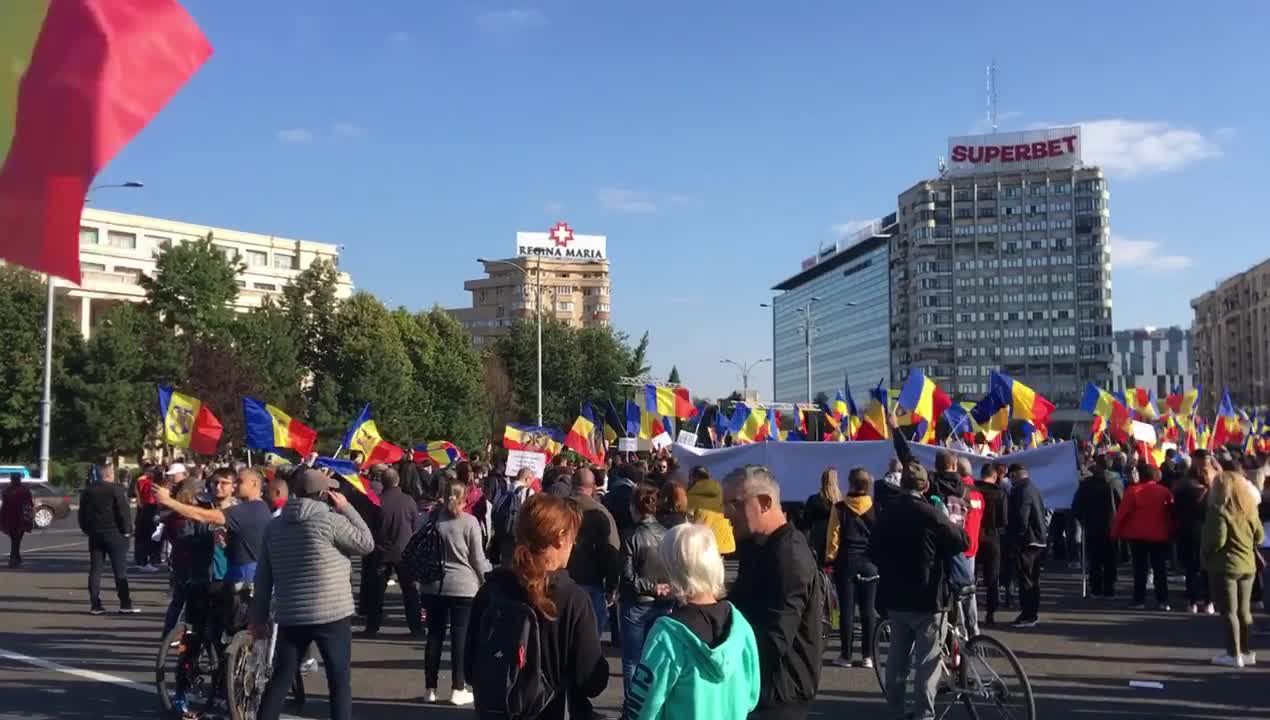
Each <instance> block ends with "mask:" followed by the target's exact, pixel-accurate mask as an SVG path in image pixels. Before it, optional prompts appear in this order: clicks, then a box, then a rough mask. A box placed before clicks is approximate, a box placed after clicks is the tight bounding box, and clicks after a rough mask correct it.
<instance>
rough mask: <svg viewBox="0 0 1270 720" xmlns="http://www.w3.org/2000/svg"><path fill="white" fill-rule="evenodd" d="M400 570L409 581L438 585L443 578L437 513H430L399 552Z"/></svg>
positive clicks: (443, 554) (442, 551)
mask: <svg viewBox="0 0 1270 720" xmlns="http://www.w3.org/2000/svg"><path fill="white" fill-rule="evenodd" d="M401 570H404V571H405V573H406V577H407V579H409V580H412V581H415V582H419V583H423V584H431V583H439V582H441V581H442V580H443V579H444V578H445V544H444V543H442V542H441V530H440V528H438V527H437V511H435V510H434V511H432V514H431V515H430V516H429V517H428V520H427V522H426V523H424V526H423V527H421V528H419V532H417V533H415V534H414V535H413V536H411V538H410V542H408V543H406V549H405V550H403V551H402V552H401Z"/></svg>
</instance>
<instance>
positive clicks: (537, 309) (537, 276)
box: [476, 256, 542, 427]
mask: <svg viewBox="0 0 1270 720" xmlns="http://www.w3.org/2000/svg"><path fill="white" fill-rule="evenodd" d="M535 258H536V260H537V262H536V263H535V267H534V271H535V272H534V292H535V296H536V300H535V302H534V315H535V316H536V318H537V322H538V426H539V427H541V426H542V257H541V256H535ZM476 261H477V262H479V263H484V264H486V265H506V266H508V267H510V268H515V269H516V270H518V271H519V272H520V273H521V274H522V275H524V276H525V279H526V280H528V279H529V270H528V269H527V268H523V267H521V266H519V265H517V264H516V263H514V262H511V261H509V260H487V259H485V258H477V259H476Z"/></svg>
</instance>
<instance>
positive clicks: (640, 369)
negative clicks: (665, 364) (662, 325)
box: [626, 330, 652, 377]
mask: <svg viewBox="0 0 1270 720" xmlns="http://www.w3.org/2000/svg"><path fill="white" fill-rule="evenodd" d="M647 362H648V331H647V330H645V331H644V334H643V336H641V337H640V339H639V342H638V343H637V344H636V345H635V349H634V350H632V351H631V360H630V363H629V364H628V365H627V368H626V374H627V375H630V376H632V377H639V376H640V375H646V374H647V373H648V371H649V370H652V367H650V366H649V365H648V364H647Z"/></svg>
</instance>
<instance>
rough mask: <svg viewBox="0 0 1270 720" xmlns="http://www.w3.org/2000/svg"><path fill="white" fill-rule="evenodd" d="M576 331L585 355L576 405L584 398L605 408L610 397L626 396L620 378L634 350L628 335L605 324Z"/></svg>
mask: <svg viewBox="0 0 1270 720" xmlns="http://www.w3.org/2000/svg"><path fill="white" fill-rule="evenodd" d="M574 332H575V333H576V335H577V341H578V353H579V354H580V355H581V358H582V380H581V386H580V387H579V390H580V392H579V394H578V398H577V403H575V407H576V405H577V404H578V403H580V402H581V401H583V400H590V401H591V402H593V403H596V406H597V407H605V406H606V404H607V403H608V401H609V400H613V399H616V398H620V397H624V395H625V393H624V390H625V389H624V388H622V387H621V386H620V385H618V384H617V381H618V379H619V378H621V377H622V376H623V375H625V374H626V371H627V370H628V369H629V368H630V366H631V363H632V352H631V349H630V348H628V347H626V345H625V342H624V340H625V337H624V336H623V335H622V334H620V333H616V332H614V331H613V330H611V329H610V328H606V327H592V328H583V329H581V330H576V331H574ZM569 420H570V422H571V421H572V420H573V419H572V418H570V419H569Z"/></svg>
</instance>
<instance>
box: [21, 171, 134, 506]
mask: <svg viewBox="0 0 1270 720" xmlns="http://www.w3.org/2000/svg"><path fill="white" fill-rule="evenodd" d="M140 187H145V185H144V184H142V183H139V182H137V181H135V180H129V181H128V182H125V183H118V184H112V185H94V186H93V187H91V188H89V189H88V193H85V195H84V203H85V204H87V203H88V194H89V193H92V192H93V191H94V190H107V189H110V188H140ZM47 278H48V300H47V301H46V302H45V304H44V388H43V393H42V394H41V396H40V479H41V480H43V481H45V482H48V481H49V479H50V478H49V438H50V436H51V433H52V425H53V308H54V307H55V303H56V300H57V279H56V278H54V277H53V276H52V275H48V276H47Z"/></svg>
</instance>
